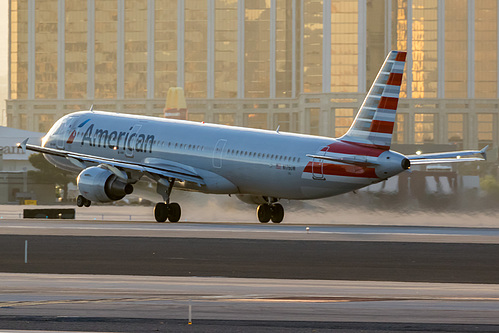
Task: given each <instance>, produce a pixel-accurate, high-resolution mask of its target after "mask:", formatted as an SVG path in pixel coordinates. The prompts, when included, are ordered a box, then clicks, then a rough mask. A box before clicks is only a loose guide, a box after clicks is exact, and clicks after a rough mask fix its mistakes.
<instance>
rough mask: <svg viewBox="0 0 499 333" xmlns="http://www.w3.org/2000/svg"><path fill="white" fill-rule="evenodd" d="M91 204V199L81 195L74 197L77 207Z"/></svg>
mask: <svg viewBox="0 0 499 333" xmlns="http://www.w3.org/2000/svg"><path fill="white" fill-rule="evenodd" d="M91 204H92V201H90V200H88V199H87V198H85V197H84V196H83V195H79V196H78V197H77V198H76V206H78V207H83V206H85V207H90V205H91Z"/></svg>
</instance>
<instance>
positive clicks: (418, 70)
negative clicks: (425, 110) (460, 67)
mask: <svg viewBox="0 0 499 333" xmlns="http://www.w3.org/2000/svg"><path fill="white" fill-rule="evenodd" d="M437 4H438V2H437V1H426V0H413V3H412V5H413V9H412V87H410V88H411V89H412V97H413V98H436V97H437V82H438V72H437Z"/></svg>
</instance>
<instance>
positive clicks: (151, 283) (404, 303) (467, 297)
mask: <svg viewBox="0 0 499 333" xmlns="http://www.w3.org/2000/svg"><path fill="white" fill-rule="evenodd" d="M0 280H1V281H2V289H3V290H4V292H3V293H2V295H1V297H0V311H1V313H2V315H1V316H0V327H2V328H6V329H9V328H13V326H16V325H17V327H19V325H20V324H24V325H26V326H24V327H27V328H29V327H30V325H31V326H36V327H37V328H38V329H48V328H49V327H52V328H53V327H60V326H64V327H65V329H67V330H71V329H74V328H76V327H77V328H78V329H79V330H81V329H84V330H92V329H95V328H96V327H99V328H100V329H109V330H111V329H112V330H125V331H153V330H156V329H157V330H161V331H163V330H164V331H168V330H174V331H182V330H185V331H187V329H188V328H191V327H188V325H187V322H188V318H189V314H188V311H189V304H190V305H191V313H192V315H191V318H192V322H193V326H192V328H193V329H195V328H198V329H200V330H199V331H203V332H231V331H236V330H237V331H240V332H251V331H255V330H260V331H262V330H265V331H267V330H268V331H272V330H274V329H275V330H280V331H282V330H286V331H293V332H294V331H296V332H298V331H306V332H310V331H311V329H314V331H317V332H321V331H322V330H324V331H327V330H331V329H335V330H338V331H340V332H341V331H359V330H360V329H364V330H369V329H374V330H379V331H385V332H392V331H407V330H421V331H428V330H429V331H437V330H438V331H442V332H450V331H460V332H470V331H490V332H492V331H497V329H498V328H499V317H498V316H497V313H498V309H499V308H498V304H499V303H498V302H499V288H497V286H492V285H476V284H439V283H407V282H404V283H400V282H396V283H394V282H371V281H370V282H361V281H321V280H292V279H286V280H281V279H279V280H274V279H246V278H244V279H231V278H200V277H189V278H183V277H150V276H148V277H140V276H92V275H51V274H0ZM27 286H29V287H27Z"/></svg>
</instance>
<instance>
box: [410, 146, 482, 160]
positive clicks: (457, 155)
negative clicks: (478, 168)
mask: <svg viewBox="0 0 499 333" xmlns="http://www.w3.org/2000/svg"><path fill="white" fill-rule="evenodd" d="M487 148H489V146H486V147H484V148H483V149H482V150H461V151H452V152H443V153H431V154H419V155H409V156H407V158H408V159H409V160H410V161H411V165H425V164H440V163H460V162H475V161H484V160H486V159H487ZM473 155H481V156H475V157H463V156H473Z"/></svg>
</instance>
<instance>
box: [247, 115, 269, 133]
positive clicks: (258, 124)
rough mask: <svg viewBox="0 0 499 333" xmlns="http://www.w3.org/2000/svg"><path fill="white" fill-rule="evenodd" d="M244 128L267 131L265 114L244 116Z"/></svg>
mask: <svg viewBox="0 0 499 333" xmlns="http://www.w3.org/2000/svg"><path fill="white" fill-rule="evenodd" d="M244 126H245V127H251V128H259V129H267V128H268V127H267V114H266V113H247V114H245V115H244Z"/></svg>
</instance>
